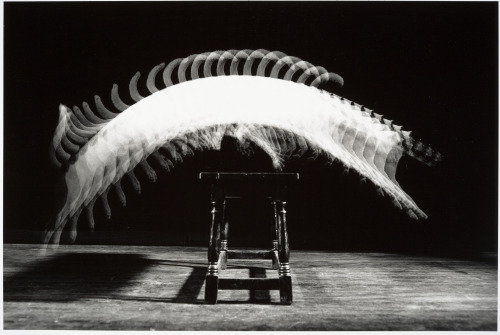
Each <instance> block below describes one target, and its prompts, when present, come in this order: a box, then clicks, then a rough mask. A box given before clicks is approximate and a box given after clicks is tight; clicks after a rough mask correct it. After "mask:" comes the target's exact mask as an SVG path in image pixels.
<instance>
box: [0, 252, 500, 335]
mask: <svg viewBox="0 0 500 335" xmlns="http://www.w3.org/2000/svg"><path fill="white" fill-rule="evenodd" d="M39 252H40V250H39V249H38V247H37V246H36V245H21V244H6V245H4V259H3V261H4V306H3V309H4V329H101V330H151V329H155V330H462V331H464V330H496V329H497V299H498V298H497V281H498V269H497V261H496V255H493V256H492V257H489V258H485V259H484V260H481V259H476V260H463V259H462V260H460V259H452V258H438V257H423V256H411V255H398V254H381V253H331V252H319V251H318V252H315V251H292V253H291V266H292V280H293V285H294V287H293V293H294V303H293V305H291V306H283V305H281V304H280V303H279V293H278V292H277V291H257V290H256V291H253V292H252V291H236V290H224V291H220V292H219V303H218V304H217V305H214V306H211V305H206V304H205V303H204V301H203V298H204V278H205V274H206V265H207V264H206V249H204V248H194V247H151V246H147V247H145V246H142V247H141V246H78V245H75V246H61V247H60V248H59V250H58V251H57V252H55V253H48V254H47V255H45V256H40V255H39ZM276 272H277V271H276V270H272V269H271V262H270V261H259V260H238V261H236V260H230V261H229V265H228V269H227V270H225V271H223V272H222V274H221V277H225V278H232V277H233V278H234V277H245V278H249V277H254V278H266V277H267V278H273V277H275V276H276V275H277V273H276Z"/></svg>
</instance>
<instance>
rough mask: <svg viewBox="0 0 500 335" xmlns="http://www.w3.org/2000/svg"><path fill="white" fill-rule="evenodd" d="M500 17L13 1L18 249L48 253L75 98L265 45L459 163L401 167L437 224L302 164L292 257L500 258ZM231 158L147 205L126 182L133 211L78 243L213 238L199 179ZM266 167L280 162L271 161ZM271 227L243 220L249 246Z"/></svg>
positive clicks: (182, 175) (7, 177) (465, 11)
mask: <svg viewBox="0 0 500 335" xmlns="http://www.w3.org/2000/svg"><path fill="white" fill-rule="evenodd" d="M497 6H498V5H497V3H495V2H488V3H467V2H458V3H453V2H451V3H450V2H444V3H437V2H415V3H408V2H397V3H392V2H341V3H338V2H307V3H306V2H272V3H265V2H264V3H263V2H215V3H193V2H148V3H143V2H141V3H139V2H126V3H120V2H118V3H116V2H113V3H106V2H86V3H73V2H71V3H4V23H5V26H4V216H3V218H4V221H3V224H4V241H5V242H26V241H29V242H31V241H33V242H36V241H37V237H38V234H39V231H40V230H41V229H42V227H43V225H44V223H45V221H46V220H47V218H48V216H49V214H50V210H51V203H52V194H51V188H52V185H53V183H54V176H55V174H54V172H53V170H52V169H51V166H50V164H49V159H48V147H49V145H50V142H51V138H52V134H53V131H54V129H55V126H56V123H57V118H58V105H59V104H60V103H64V104H67V105H70V106H72V105H74V104H81V102H82V101H88V102H91V101H92V100H93V96H94V94H98V95H100V96H101V97H102V98H103V99H104V100H105V103H108V104H109V101H110V100H109V92H110V90H111V86H112V84H113V83H118V84H119V85H120V86H121V87H123V88H125V87H127V85H128V81H129V79H130V78H131V76H132V75H133V74H134V73H135V72H136V71H138V70H139V71H141V73H143V76H144V75H145V74H146V73H147V72H148V71H149V69H151V68H152V67H153V66H154V65H156V64H159V63H161V62H169V61H170V60H173V59H175V58H179V57H185V56H188V55H190V54H193V53H200V52H205V51H213V50H221V49H258V48H263V49H267V50H280V51H283V52H285V53H287V54H289V55H294V56H297V57H300V58H301V59H304V60H307V61H309V62H311V63H313V64H316V65H321V66H324V67H325V68H327V69H328V70H329V71H332V72H336V73H339V74H340V75H341V76H343V78H344V80H345V85H344V87H343V88H342V89H339V90H336V91H335V93H337V94H339V95H341V96H344V97H346V98H348V99H350V100H353V101H356V102H358V103H360V104H363V105H365V106H367V107H370V108H373V109H375V111H376V112H378V113H380V114H384V115H385V116H386V117H387V118H389V119H393V120H395V123H397V124H402V125H404V126H405V129H409V130H413V131H414V134H415V136H416V137H417V138H421V139H422V140H423V141H424V142H426V143H429V144H432V147H433V148H435V149H437V150H439V151H440V152H441V153H442V154H443V157H444V161H443V162H442V164H441V165H440V166H438V167H436V168H428V167H425V166H422V165H420V164H419V163H417V162H414V161H412V160H411V159H409V158H403V159H402V161H401V162H400V166H399V171H398V175H397V178H398V180H399V181H400V184H401V185H402V186H403V188H404V189H405V190H406V191H407V193H409V194H410V195H411V196H412V198H413V199H414V200H415V201H416V202H417V204H418V205H419V206H420V207H421V208H422V209H423V210H424V211H425V212H426V213H427V214H428V215H429V219H428V220H425V221H414V220H412V219H409V218H408V217H406V216H405V214H404V213H402V212H400V211H399V210H398V209H397V208H395V207H393V206H392V204H391V202H390V200H389V199H388V198H387V197H380V196H378V195H377V192H376V190H375V188H374V187H373V186H372V185H371V184H370V183H363V182H360V181H359V178H357V176H356V175H355V174H353V173H349V174H344V173H343V171H342V168H341V167H338V166H333V167H330V168H325V167H324V166H323V165H322V162H321V161H320V160H318V161H316V162H312V163H308V164H305V163H304V164H301V165H295V166H291V167H289V168H288V171H297V172H301V182H300V184H299V185H298V186H297V187H296V188H295V190H294V192H293V196H292V197H291V199H290V205H289V224H290V235H291V243H292V248H294V247H295V248H322V249H334V250H395V251H433V252H447V251H450V252H451V251H465V252H469V251H478V250H492V249H494V250H496V248H497V236H498V234H497V205H498V195H497V186H498V182H497V180H498V179H497V172H498V166H497V161H498V105H497V101H498V96H497V92H498V43H497V42H498V19H497V18H498V10H497V9H498V7H497ZM124 99H125V98H124ZM221 159H224V157H222V156H221V155H220V154H219V155H217V154H208V153H207V154H198V155H196V156H195V157H193V158H190V159H187V160H185V163H184V164H182V165H179V166H178V168H177V169H176V170H175V171H174V172H173V173H171V174H168V175H167V174H163V173H161V172H160V173H159V181H158V183H156V184H148V182H146V181H143V182H142V184H143V189H144V190H143V194H142V195H140V196H138V195H135V194H134V193H133V191H132V190H131V189H130V187H129V186H128V185H124V188H125V193H126V195H127V198H128V203H127V207H125V208H120V206H119V205H118V201H117V200H116V198H115V197H114V196H111V198H110V202H111V206H112V211H113V217H112V219H111V221H106V220H105V218H104V217H103V213H102V211H101V210H100V209H99V208H98V207H99V206H98V205H96V210H95V217H96V233H94V234H93V235H90V234H88V235H85V234H84V235H81V236H80V239H79V240H77V241H80V242H81V243H122V242H123V241H125V240H123V241H121V240H120V239H118V238H116V236H128V239H126V241H125V242H123V243H135V244H151V243H162V239H163V241H164V243H174V244H175V243H178V244H200V243H204V242H205V240H204V238H205V235H206V233H207V230H208V218H209V215H208V204H207V199H208V190H207V189H206V188H204V187H203V186H202V185H200V184H199V183H198V182H197V181H196V174H197V172H198V171H200V170H203V169H214V166H216V165H217V162H218V161H220V160H221ZM242 159H243V160H244V159H245V158H242ZM246 163H251V162H250V161H248V160H247V161H246ZM252 163H253V167H254V168H255V169H259V168H265V166H266V162H265V160H264V159H262V160H261V159H260V158H257V159H256V160H254V161H253V162H252ZM142 180H144V179H142ZM234 208H235V209H236V210H235V211H234V212H236V213H238V212H239V210H240V209H241V210H242V209H243V207H242V206H238V205H235V207H234ZM255 212H258V211H252V212H251V213H255ZM235 215H236V214H235ZM256 216H257V215H240V217H239V219H240V221H239V222H241V224H240V225H234V227H233V228H232V229H233V232H234V234H235V235H234V236H238V234H240V235H239V236H240V237H245V238H247V240H248V241H249V243H251V242H256V241H260V238H259V236H258V235H257V233H256V232H257V226H259V225H258V224H256V227H255V228H254V227H252V229H246V231H247V232H244V230H243V227H245V228H248V227H251V225H252V224H255V223H254V222H261V220H259V218H258V217H256ZM80 227H81V229H82V230H83V231H85V230H88V228H87V227H86V225H85V223H81V224H80ZM259 227H260V226H259ZM260 228H263V227H260ZM263 229H265V228H263ZM146 232H150V234H149V235H148V234H147V233H146ZM126 233H127V234H128V235H127V234H126ZM99 236H101V237H99ZM102 236H107V237H102ZM196 236H200V238H199V239H197V238H196ZM98 237H99V238H98ZM171 237H175V238H174V239H172V238H171ZM169 238H170V239H169ZM235 238H236V237H235ZM252 239H253V240H254V241H250V240H252ZM243 240H244V239H242V241H243Z"/></svg>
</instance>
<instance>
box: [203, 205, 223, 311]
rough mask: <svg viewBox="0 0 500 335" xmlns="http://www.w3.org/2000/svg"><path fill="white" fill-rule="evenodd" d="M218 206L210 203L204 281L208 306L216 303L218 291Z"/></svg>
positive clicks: (219, 213) (219, 212)
mask: <svg viewBox="0 0 500 335" xmlns="http://www.w3.org/2000/svg"><path fill="white" fill-rule="evenodd" d="M219 207H220V204H219V202H217V201H212V211H211V214H212V222H211V225H210V241H209V247H208V270H207V277H206V279H205V301H206V302H207V303H209V304H216V303H217V293H218V290H219V264H218V260H219V251H220V249H219V248H220V215H221V211H220V209H219Z"/></svg>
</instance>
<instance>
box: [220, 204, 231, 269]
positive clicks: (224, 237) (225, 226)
mask: <svg viewBox="0 0 500 335" xmlns="http://www.w3.org/2000/svg"><path fill="white" fill-rule="evenodd" d="M222 224H223V227H222V230H221V239H220V252H221V253H223V255H222V258H221V263H220V268H221V270H225V269H226V267H227V240H228V233H229V221H228V220H227V216H226V201H225V200H224V201H223V202H222Z"/></svg>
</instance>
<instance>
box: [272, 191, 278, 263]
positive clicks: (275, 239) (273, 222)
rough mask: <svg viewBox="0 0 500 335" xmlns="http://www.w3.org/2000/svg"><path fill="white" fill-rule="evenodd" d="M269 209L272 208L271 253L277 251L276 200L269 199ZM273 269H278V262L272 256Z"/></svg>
mask: <svg viewBox="0 0 500 335" xmlns="http://www.w3.org/2000/svg"><path fill="white" fill-rule="evenodd" d="M271 210H272V218H273V219H272V220H273V221H272V222H271V236H272V238H273V245H272V252H273V253H277V252H278V245H279V243H278V236H279V232H278V227H279V224H278V220H279V218H278V210H277V208H276V201H275V200H272V201H271ZM272 268H273V270H278V268H279V262H276V259H275V258H274V257H273V266H272Z"/></svg>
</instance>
